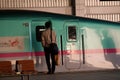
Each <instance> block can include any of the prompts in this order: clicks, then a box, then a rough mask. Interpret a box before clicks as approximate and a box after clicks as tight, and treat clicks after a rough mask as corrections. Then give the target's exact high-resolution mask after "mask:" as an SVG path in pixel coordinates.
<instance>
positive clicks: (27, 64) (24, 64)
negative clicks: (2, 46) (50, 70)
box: [16, 60, 37, 74]
mask: <svg viewBox="0 0 120 80" xmlns="http://www.w3.org/2000/svg"><path fill="white" fill-rule="evenodd" d="M16 66H17V67H16V68H17V71H20V72H21V74H37V71H36V70H35V67H34V61H33V60H17V61H16Z"/></svg>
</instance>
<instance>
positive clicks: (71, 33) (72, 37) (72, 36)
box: [68, 26, 77, 41]
mask: <svg viewBox="0 0 120 80" xmlns="http://www.w3.org/2000/svg"><path fill="white" fill-rule="evenodd" d="M76 39H77V36H76V26H69V27H68V40H69V41H76Z"/></svg>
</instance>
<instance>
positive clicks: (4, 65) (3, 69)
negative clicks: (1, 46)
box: [0, 61, 15, 75]
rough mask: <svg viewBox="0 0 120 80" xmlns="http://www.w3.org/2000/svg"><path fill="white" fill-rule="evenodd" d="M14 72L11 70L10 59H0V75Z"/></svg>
mask: <svg viewBox="0 0 120 80" xmlns="http://www.w3.org/2000/svg"><path fill="white" fill-rule="evenodd" d="M11 74H15V71H13V70H12V64H11V61H0V75H11Z"/></svg>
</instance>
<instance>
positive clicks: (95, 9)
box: [76, 0, 120, 22]
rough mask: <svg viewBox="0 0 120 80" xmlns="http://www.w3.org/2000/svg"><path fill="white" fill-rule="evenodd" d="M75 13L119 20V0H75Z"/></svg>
mask: <svg viewBox="0 0 120 80" xmlns="http://www.w3.org/2000/svg"><path fill="white" fill-rule="evenodd" d="M76 15H77V16H83V17H89V18H96V19H103V20H109V21H115V22H119V21H120V1H100V0H76Z"/></svg>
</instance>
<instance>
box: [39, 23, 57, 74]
mask: <svg viewBox="0 0 120 80" xmlns="http://www.w3.org/2000/svg"><path fill="white" fill-rule="evenodd" d="M45 28H46V30H45V31H44V32H43V33H42V36H41V38H42V46H43V48H44V52H45V58H46V64H47V68H48V72H47V74H54V72H55V55H54V53H51V49H50V44H51V43H56V33H55V31H53V30H52V23H51V21H48V22H46V23H45ZM50 59H51V61H52V64H51V63H50Z"/></svg>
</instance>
